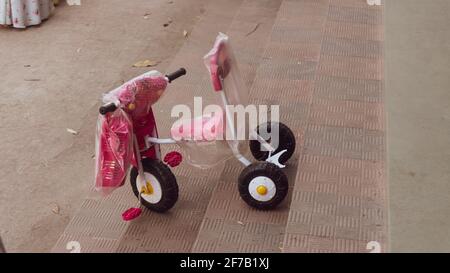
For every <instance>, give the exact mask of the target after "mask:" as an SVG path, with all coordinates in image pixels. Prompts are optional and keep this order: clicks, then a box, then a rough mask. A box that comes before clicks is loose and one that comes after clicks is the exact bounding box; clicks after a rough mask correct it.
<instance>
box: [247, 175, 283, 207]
mask: <svg viewBox="0 0 450 273" xmlns="http://www.w3.org/2000/svg"><path fill="white" fill-rule="evenodd" d="M260 186H263V187H265V188H266V189H267V192H266V193H265V194H260V193H258V190H257V189H258V187H260ZM248 191H249V192H250V195H251V196H252V197H253V199H255V200H257V201H260V202H267V201H270V200H272V198H273V197H274V196H275V194H276V193H277V187H276V186H275V183H274V182H273V180H272V179H270V178H268V177H266V176H257V177H255V178H253V179H252V180H251V181H250V183H249V184H248Z"/></svg>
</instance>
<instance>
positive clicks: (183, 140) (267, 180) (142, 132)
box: [96, 34, 295, 212]
mask: <svg viewBox="0 0 450 273" xmlns="http://www.w3.org/2000/svg"><path fill="white" fill-rule="evenodd" d="M205 63H206V65H207V67H208V70H209V72H210V77H211V81H212V85H213V88H214V91H215V92H216V94H218V97H219V98H220V101H221V105H220V108H221V110H222V111H220V113H219V114H217V113H216V114H215V115H203V116H199V117H195V118H194V119H190V120H183V121H182V122H178V123H175V124H174V126H173V127H172V128H171V138H165V139H161V138H159V137H158V132H157V127H156V121H155V117H154V115H153V112H152V108H151V106H152V105H153V104H154V103H156V102H157V101H158V99H159V98H160V97H161V95H162V94H163V93H164V91H165V90H166V87H167V84H168V83H171V82H172V81H173V80H175V79H177V78H179V77H181V76H183V75H185V74H186V70H185V69H183V68H181V69H179V70H178V71H176V72H175V73H172V74H170V75H166V76H163V75H162V74H161V73H159V72H157V71H150V72H148V73H145V74H143V75H141V76H139V77H137V78H135V79H133V80H131V81H129V82H127V83H125V84H124V85H122V86H121V87H119V88H117V89H115V90H113V91H111V92H109V93H108V94H105V96H104V99H103V101H104V103H105V105H104V106H102V107H101V108H100V114H101V115H100V116H99V123H98V133H97V142H96V143H97V145H96V149H97V151H96V155H97V157H96V159H97V168H96V188H97V189H98V190H101V191H103V192H105V193H109V192H110V191H112V190H113V189H115V188H117V187H120V186H122V185H123V184H124V180H125V178H126V175H127V171H128V169H129V167H130V165H132V169H131V173H130V180H131V186H132V189H133V192H134V194H135V195H136V197H138V199H139V201H140V203H141V204H142V205H143V206H145V207H146V208H148V209H150V210H153V211H156V212H164V211H167V210H169V209H170V208H172V207H173V206H174V204H175V203H176V201H177V199H178V184H177V181H176V178H175V176H174V174H173V173H172V171H171V169H170V168H169V167H168V166H167V165H166V164H165V163H167V164H168V165H170V166H171V167H173V166H176V165H177V164H179V163H180V161H181V155H180V154H179V153H177V152H171V153H169V154H167V155H166V156H165V157H164V159H163V158H162V156H161V151H160V146H159V145H162V144H178V145H180V146H181V147H184V148H186V147H189V148H192V147H194V148H195V147H204V146H205V145H218V144H220V145H223V147H225V146H226V147H227V150H228V151H229V152H230V153H229V154H231V155H232V156H234V157H235V158H236V159H238V160H239V161H240V162H241V163H242V164H243V165H244V166H245V169H244V170H243V171H242V172H241V174H240V176H239V181H238V189H239V193H240V196H241V197H242V199H243V200H244V201H245V202H246V203H247V204H248V205H250V206H252V207H255V208H257V209H262V210H267V209H272V208H274V207H276V206H277V205H278V204H280V203H281V202H282V201H283V200H284V198H285V197H286V194H287V192H288V179H287V176H286V175H285V174H284V172H283V171H282V168H284V165H283V164H284V163H285V162H286V161H287V160H288V159H289V158H290V157H291V156H292V154H293V153H294V150H295V137H294V134H293V133H292V131H291V130H290V129H289V128H288V127H287V126H286V125H284V124H282V123H279V122H275V121H271V122H266V123H264V124H261V125H259V126H257V128H256V129H254V130H251V132H250V133H249V135H250V137H249V139H248V140H249V142H245V143H249V147H250V150H251V153H252V155H253V156H254V157H255V159H256V160H259V161H261V162H256V163H252V162H251V161H250V160H248V159H247V158H246V157H245V156H244V155H243V153H242V152H241V150H240V146H242V145H240V144H242V143H243V141H242V140H241V139H238V138H237V135H238V133H239V130H240V129H238V128H237V126H236V125H235V118H234V116H233V113H232V112H231V111H230V109H229V107H228V106H229V105H230V103H233V104H237V103H240V102H241V100H242V98H243V97H245V95H246V94H244V93H245V92H246V90H245V88H243V84H241V78H240V74H239V70H238V68H237V64H236V61H235V58H234V55H233V52H232V50H231V47H230V45H229V40H228V37H227V36H226V35H224V34H220V35H219V36H218V37H217V39H216V43H215V45H214V48H213V49H212V50H211V51H210V52H209V53H208V54H207V55H206V56H205ZM274 132H277V134H274ZM275 138H278V139H277V140H278V141H277V142H278V143H277V147H272V145H271V143H274V141H273V140H274V139H275ZM219 150H220V149H219ZM216 151H217V150H216ZM194 152H195V149H194ZM199 153H200V151H199ZM201 156H204V155H203V154H202V155H201ZM216 156H217V154H216ZM219 157H221V156H220V154H219ZM222 159H226V156H223V157H222ZM194 165H196V164H194Z"/></svg>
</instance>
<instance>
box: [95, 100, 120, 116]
mask: <svg viewBox="0 0 450 273" xmlns="http://www.w3.org/2000/svg"><path fill="white" fill-rule="evenodd" d="M116 109H117V106H116V105H115V104H114V103H108V104H106V105H103V106H102V107H100V109H99V112H100V114H102V115H106V114H107V113H110V112H114V111H116Z"/></svg>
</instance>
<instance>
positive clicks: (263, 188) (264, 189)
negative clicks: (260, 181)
mask: <svg viewBox="0 0 450 273" xmlns="http://www.w3.org/2000/svg"><path fill="white" fill-rule="evenodd" d="M256 191H257V192H258V194H260V195H266V194H267V192H268V190H267V187H266V186H263V185H261V186H258V187H257V188H256Z"/></svg>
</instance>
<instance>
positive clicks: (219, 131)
mask: <svg viewBox="0 0 450 273" xmlns="http://www.w3.org/2000/svg"><path fill="white" fill-rule="evenodd" d="M171 135H172V138H173V139H176V140H181V139H184V140H197V141H213V140H216V139H217V138H218V137H219V136H220V137H222V136H223V123H222V116H221V115H213V116H212V117H208V116H200V117H197V118H194V119H188V120H185V121H182V122H181V123H180V124H178V125H174V126H173V127H172V129H171Z"/></svg>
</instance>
